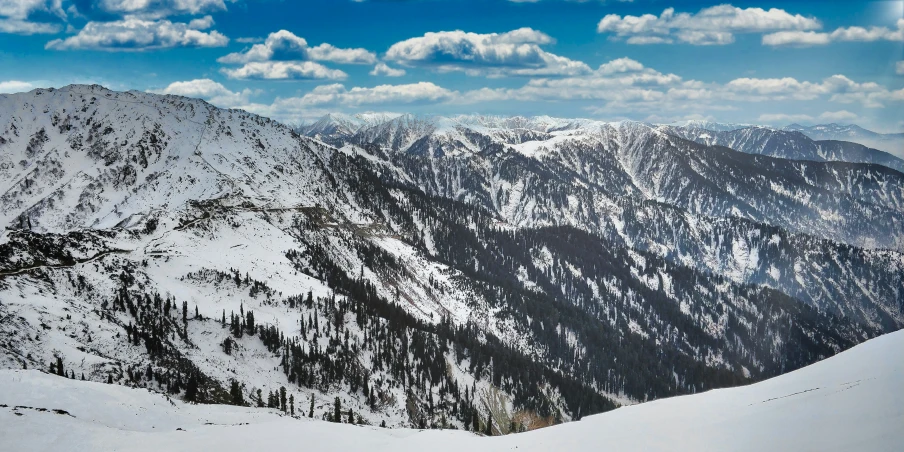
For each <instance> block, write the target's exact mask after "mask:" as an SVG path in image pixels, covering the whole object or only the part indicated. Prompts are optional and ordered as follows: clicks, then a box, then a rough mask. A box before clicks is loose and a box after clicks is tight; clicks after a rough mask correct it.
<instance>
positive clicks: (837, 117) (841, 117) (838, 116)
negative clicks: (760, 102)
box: [757, 110, 859, 125]
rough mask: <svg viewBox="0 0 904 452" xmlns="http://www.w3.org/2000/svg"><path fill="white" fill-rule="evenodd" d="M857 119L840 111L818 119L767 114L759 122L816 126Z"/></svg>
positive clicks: (793, 115) (831, 112) (825, 114)
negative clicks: (826, 122) (823, 122)
mask: <svg viewBox="0 0 904 452" xmlns="http://www.w3.org/2000/svg"><path fill="white" fill-rule="evenodd" d="M857 118H859V116H857V115H856V114H855V113H851V112H849V111H847V110H839V111H827V112H824V113H822V114H820V115H819V116H817V117H813V116H810V115H807V114H788V113H766V114H762V115H760V117H759V118H758V119H757V121H759V122H760V123H762V124H769V125H785V124H789V123H792V122H802V123H809V124H815V123H816V122H819V121H832V122H843V121H852V120H854V119H857Z"/></svg>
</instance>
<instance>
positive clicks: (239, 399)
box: [229, 380, 245, 406]
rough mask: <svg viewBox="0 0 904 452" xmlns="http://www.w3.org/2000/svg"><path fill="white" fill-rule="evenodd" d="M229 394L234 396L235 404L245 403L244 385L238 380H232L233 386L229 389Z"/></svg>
mask: <svg viewBox="0 0 904 452" xmlns="http://www.w3.org/2000/svg"><path fill="white" fill-rule="evenodd" d="M229 395H230V396H232V404H233V405H238V406H241V405H244V404H245V399H244V397H243V396H242V387H241V386H240V385H239V382H238V381H235V380H232V387H231V388H230V390H229Z"/></svg>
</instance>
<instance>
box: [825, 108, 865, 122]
mask: <svg viewBox="0 0 904 452" xmlns="http://www.w3.org/2000/svg"><path fill="white" fill-rule="evenodd" d="M858 117H859V116H857V114H856V113H851V112H849V111H847V110H839V111H827V112H824V113H822V114H821V115H819V119H820V120H823V121H853V120H855V119H857V118H858Z"/></svg>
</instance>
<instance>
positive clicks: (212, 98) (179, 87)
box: [151, 78, 255, 108]
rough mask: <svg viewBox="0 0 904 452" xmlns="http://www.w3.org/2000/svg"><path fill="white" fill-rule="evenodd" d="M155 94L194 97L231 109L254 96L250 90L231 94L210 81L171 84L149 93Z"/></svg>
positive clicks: (218, 84) (201, 80)
mask: <svg viewBox="0 0 904 452" xmlns="http://www.w3.org/2000/svg"><path fill="white" fill-rule="evenodd" d="M151 92H154V93H157V94H173V95H176V96H185V97H196V98H200V99H204V100H206V101H208V102H210V103H212V104H214V105H216V106H218V107H224V108H232V107H239V106H242V105H245V104H247V103H248V101H249V98H250V97H251V96H252V95H254V94H255V92H254V91H252V90H250V89H247V88H246V89H244V90H242V91H238V92H232V91H230V90H229V89H227V88H226V87H225V86H223V85H221V84H220V83H217V82H215V81H213V80H211V79H207V78H205V79H197V80H189V81H184V82H173V83H170V84H169V86H167V87H166V88H164V89H162V90H156V91H151Z"/></svg>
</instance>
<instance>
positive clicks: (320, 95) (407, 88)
mask: <svg viewBox="0 0 904 452" xmlns="http://www.w3.org/2000/svg"><path fill="white" fill-rule="evenodd" d="M455 95H456V93H455V92H454V91H450V90H448V89H446V88H443V87H441V86H437V85H435V84H433V83H430V82H418V83H410V84H407V85H379V86H375V87H372V88H363V87H357V86H356V87H353V88H352V89H346V88H345V86H343V85H341V84H338V83H337V84H333V85H324V86H318V87H317V88H315V89H314V90H312V91H311V92H310V93H308V94H305V95H304V96H303V97H301V99H300V100H299V101H300V102H301V103H303V104H305V105H327V104H328V105H345V106H359V105H374V104H413V103H437V102H444V101H448V100H451V99H452V98H453V97H454V96H455Z"/></svg>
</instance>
